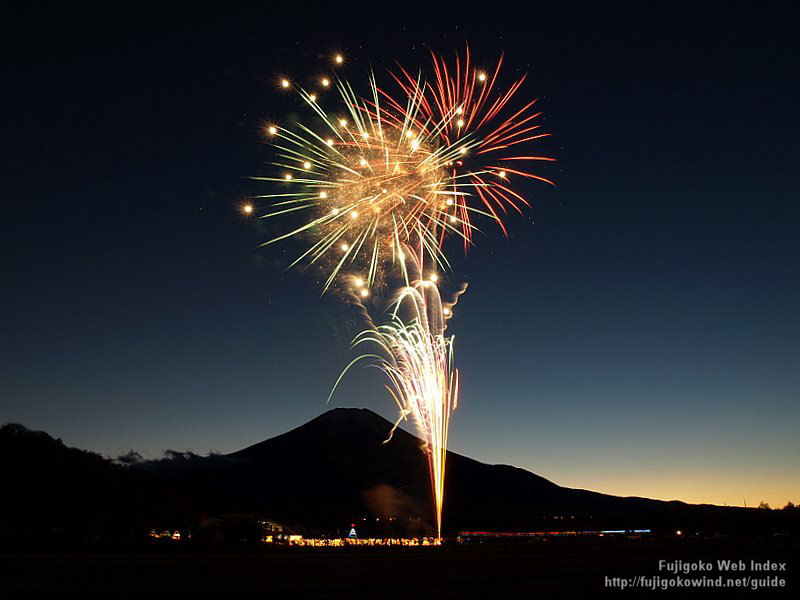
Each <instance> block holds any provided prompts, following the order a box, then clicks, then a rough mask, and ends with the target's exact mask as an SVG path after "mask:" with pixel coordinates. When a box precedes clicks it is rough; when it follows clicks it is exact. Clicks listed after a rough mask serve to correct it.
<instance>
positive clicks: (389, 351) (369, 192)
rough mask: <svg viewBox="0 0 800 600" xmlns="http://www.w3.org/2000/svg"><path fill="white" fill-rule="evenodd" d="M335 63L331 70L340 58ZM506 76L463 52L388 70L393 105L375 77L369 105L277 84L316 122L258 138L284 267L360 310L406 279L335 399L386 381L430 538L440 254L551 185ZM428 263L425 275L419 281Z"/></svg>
mask: <svg viewBox="0 0 800 600" xmlns="http://www.w3.org/2000/svg"><path fill="white" fill-rule="evenodd" d="M334 62H335V64H336V65H341V64H343V63H344V57H342V56H341V55H337V56H336V57H335V59H334ZM502 64H503V59H502V57H501V58H500V60H499V61H498V62H497V64H496V65H495V66H494V67H493V68H492V69H490V70H486V71H484V70H482V69H480V68H478V67H476V66H475V65H474V64H473V62H472V59H471V56H470V53H469V50H467V52H466V53H465V55H464V57H463V59H462V58H461V57H459V56H456V58H455V61H454V62H453V63H451V64H448V63H447V61H446V60H445V59H444V58H442V57H439V56H437V55H435V54H432V77H431V79H430V80H426V79H425V78H424V77H423V76H422V74H421V73H420V74H419V75H417V76H416V77H415V76H412V75H411V74H410V73H409V72H408V71H407V70H406V69H404V68H403V67H398V69H397V70H396V71H395V72H392V71H390V72H389V75H388V81H389V82H390V84H392V85H394V86H395V88H397V89H396V91H395V92H390V91H389V89H388V88H387V87H385V86H383V85H379V84H378V82H377V80H376V77H375V75H374V74H371V76H370V78H369V85H368V93H367V94H366V95H365V96H359V95H357V94H356V93H355V91H354V90H353V87H352V86H351V84H350V83H349V82H348V81H347V80H346V79H343V78H341V77H338V76H335V75H331V76H330V77H324V78H322V79H321V80H320V81H319V87H318V88H317V89H306V88H305V87H302V86H299V85H296V84H294V83H292V82H291V81H290V80H289V79H282V80H281V81H280V88H281V89H284V90H293V91H295V92H296V93H297V94H298V95H299V97H300V98H301V99H302V100H303V101H304V102H305V103H306V104H307V105H308V107H309V108H310V111H311V113H312V114H313V115H314V117H315V119H314V122H313V123H308V122H293V123H287V124H277V123H275V124H268V125H267V126H266V127H265V130H266V132H267V134H268V136H269V138H270V140H271V141H272V143H273V145H274V148H275V150H276V152H275V154H276V160H275V161H274V162H273V163H272V164H273V166H275V167H277V168H278V169H280V172H278V173H276V174H275V175H273V176H268V177H257V178H255V179H258V180H262V181H267V182H271V183H273V184H279V185H281V186H283V189H281V190H280V191H278V192H276V193H270V194H265V195H263V196H259V197H258V198H260V199H261V200H267V201H269V203H268V207H267V209H266V211H263V212H262V214H261V215H260V216H261V218H265V219H271V218H275V217H288V216H290V215H294V216H295V217H297V218H302V220H301V221H300V223H299V224H297V225H296V226H295V227H293V228H292V227H289V228H287V229H288V230H287V231H286V233H283V234H282V235H279V236H277V237H275V238H273V239H271V240H269V241H268V242H266V243H265V245H266V244H272V243H275V242H278V241H281V240H286V239H288V238H295V237H299V238H301V239H303V240H304V241H306V242H307V247H306V248H305V249H304V250H303V251H302V252H301V254H300V255H299V256H298V257H297V258H296V260H295V261H294V262H293V263H292V265H295V264H299V263H306V264H308V265H319V266H320V267H321V268H322V269H323V271H324V272H325V274H326V277H325V282H324V285H323V292H324V291H325V290H328V289H329V288H330V287H331V286H332V285H333V284H334V283H336V282H337V281H338V282H339V283H340V284H341V285H340V286H339V287H340V288H341V289H344V290H346V291H348V292H349V293H351V294H353V295H354V297H355V298H356V300H357V301H359V302H362V303H363V302H364V301H365V300H366V299H367V298H368V297H369V296H370V290H371V289H374V288H375V287H376V283H377V282H378V281H379V280H380V282H381V283H382V284H386V285H384V286H382V288H384V289H385V288H388V290H389V291H392V289H391V286H390V285H388V283H387V282H388V281H390V280H391V279H392V278H396V277H397V276H402V279H403V285H402V286H401V288H400V290H399V291H398V292H396V297H395V298H394V300H393V302H392V303H391V306H392V308H391V310H390V318H389V321H388V323H386V324H382V325H378V326H372V327H370V329H368V330H366V331H364V332H363V333H361V334H360V335H359V336H358V337H357V338H356V340H355V342H354V343H355V345H356V346H361V345H362V344H367V343H371V344H375V345H376V346H377V347H378V349H379V353H378V354H364V355H362V356H359V357H358V358H356V359H355V360H354V361H353V362H351V363H350V365H348V367H347V368H346V369H345V370H344V372H343V373H342V375H341V376H340V378H339V380H338V381H337V382H336V385H338V383H339V381H341V379H342V377H343V376H344V374H345V373H346V372H347V371H348V369H349V368H350V367H351V366H352V365H354V364H356V363H357V362H359V361H361V360H362V359H365V358H370V359H373V360H374V363H375V365H376V366H377V367H379V368H380V369H381V370H382V371H383V372H384V373H385V374H386V375H387V377H388V380H389V384H388V385H387V388H388V389H389V392H390V394H391V395H392V397H393V398H394V400H395V402H396V403H397V405H398V407H399V409H400V414H401V419H402V418H410V419H411V420H412V421H413V423H414V425H415V427H416V429H417V431H418V433H419V435H420V437H421V438H422V439H423V440H424V442H425V450H426V453H427V457H428V465H429V469H430V476H431V488H432V490H433V497H434V508H435V512H436V526H437V531H438V533H439V535H441V525H442V504H443V499H444V480H445V462H446V456H447V437H448V430H449V423H450V415H451V413H452V411H453V410H454V409H455V408H456V405H457V402H458V388H459V377H458V371H457V370H456V369H454V367H453V337H452V336H450V337H448V336H446V335H445V328H446V324H447V320H448V318H449V317H450V316H451V314H452V305H453V304H454V303H451V304H445V303H443V302H442V299H441V296H440V294H439V289H438V287H437V275H436V270H437V269H446V268H447V267H448V261H447V258H446V256H445V253H444V252H443V245H444V241H445V238H446V237H447V235H448V234H452V235H454V236H457V237H460V238H461V239H462V240H463V244H464V248H465V249H466V248H467V247H468V246H469V245H470V244H471V243H472V240H473V234H474V232H475V231H476V226H475V224H474V222H475V219H474V218H475V217H476V216H479V215H483V216H485V217H488V218H489V219H492V220H493V221H495V222H496V223H497V225H498V226H499V227H500V229H501V230H502V232H503V233H504V234H506V226H505V224H504V221H503V219H504V217H505V215H506V214H507V213H508V211H509V210H515V211H518V212H522V207H523V206H527V205H528V202H527V200H526V199H525V198H524V197H523V196H522V195H521V194H520V193H519V192H517V191H515V190H514V188H513V185H512V181H513V180H514V179H516V178H529V179H534V180H539V181H543V182H546V183H552V182H550V181H549V180H548V179H546V178H544V177H542V176H540V175H537V174H535V173H532V172H530V171H529V170H528V167H527V165H530V164H532V163H536V162H538V161H551V160H553V159H551V158H549V157H545V156H538V155H533V154H529V153H520V152H519V151H518V150H517V147H520V146H521V145H522V144H530V143H533V142H535V141H536V140H539V139H541V138H544V137H546V136H547V135H548V134H547V133H543V132H541V131H540V127H541V125H540V123H539V122H538V120H539V117H540V116H541V113H539V112H536V111H535V110H534V106H535V103H536V100H533V101H530V102H525V103H522V104H521V105H516V107H515V108H513V109H512V105H515V104H516V101H515V98H516V95H517V93H518V91H519V90H520V88H521V86H522V84H523V82H524V80H525V77H524V76H523V77H521V78H520V79H518V80H516V81H515V82H514V83H512V84H511V86H510V87H507V88H503V87H501V85H500V70H501V66H502ZM331 88H334V89H335V90H336V92H337V96H338V100H339V102H338V104H337V106H338V108H337V109H335V110H331V109H330V108H328V107H327V106H328V105H327V104H325V105H323V102H322V95H323V93H325V92H327V91H329V90H330V89H331ZM251 210H252V209H251ZM249 212H250V211H248V213H249ZM425 257H429V260H428V262H430V263H431V265H430V267H429V269H430V270H431V271H432V272H431V273H430V274H429V275H428V276H427V277H425V276H424V271H423V261H424V259H425ZM462 291H463V290H462ZM336 385H334V390H335V389H336ZM332 393H333V392H331V394H332ZM398 423H399V421H398Z"/></svg>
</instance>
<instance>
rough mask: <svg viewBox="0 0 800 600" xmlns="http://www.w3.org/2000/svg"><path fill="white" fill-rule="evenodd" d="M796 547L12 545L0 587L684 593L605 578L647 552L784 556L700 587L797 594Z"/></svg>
mask: <svg viewBox="0 0 800 600" xmlns="http://www.w3.org/2000/svg"><path fill="white" fill-rule="evenodd" d="M799 552H800V545H799V544H798V543H797V542H790V541H777V542H776V541H774V540H757V541H731V540H710V541H701V540H675V541H652V540H641V541H610V540H608V541H599V540H597V541H564V540H559V541H556V542H540V543H534V544H528V545H519V546H500V545H488V544H484V545H472V546H464V547H456V546H453V547H442V548H396V549H367V548H346V549H310V548H276V549H263V550H252V551H238V552H237V551H226V552H215V553H209V552H199V551H192V550H190V549H179V548H166V547H165V548H159V549H154V550H153V551H141V552H124V553H123V552H114V551H108V552H103V553H99V552H71V553H66V552H65V553H57V554H55V553H22V554H5V555H2V556H0V565H1V566H0V590H1V591H4V592H5V593H6V594H7V596H6V597H8V596H10V595H14V593H17V594H18V593H20V592H31V591H42V592H51V593H52V592H62V591H73V592H79V593H81V595H83V596H85V595H88V594H89V593H100V594H102V595H103V596H107V597H118V596H120V595H123V594H126V595H127V594H130V595H141V594H143V593H147V595H148V596H161V595H167V594H169V595H173V594H175V593H178V594H182V593H187V592H191V593H204V594H208V593H209V592H210V593H212V594H213V595H215V596H218V597H224V596H227V595H228V594H230V593H232V592H248V595H249V593H253V592H255V593H256V594H257V596H258V597H262V598H263V597H274V598H290V597H291V598H298V597H302V598H404V599H410V598H537V597H549V598H560V597H574V596H575V595H581V596H593V597H594V596H608V597H639V596H642V595H647V596H651V595H653V594H655V595H656V597H657V596H658V595H663V594H667V595H669V596H673V593H675V592H678V595H679V596H680V597H684V596H685V595H687V592H686V591H678V590H675V591H674V592H673V593H670V592H668V591H667V592H665V591H657V592H652V591H649V590H647V591H646V592H642V591H641V590H640V591H637V590H632V589H627V590H620V589H609V588H608V587H606V577H635V576H638V575H646V576H651V575H658V574H659V572H658V561H659V559H667V560H683V561H696V560H703V561H713V562H716V560H717V559H733V560H735V561H739V560H743V561H745V562H746V563H748V564H749V561H750V560H751V559H755V560H760V561H764V560H772V561H779V562H786V563H787V569H788V570H787V571H786V572H783V573H781V574H780V575H781V576H782V577H783V578H785V579H786V580H787V586H788V587H786V588H784V589H783V590H772V591H770V590H764V591H755V592H754V591H752V590H740V591H732V590H731V591H728V592H726V593H724V594H719V593H713V594H710V593H709V592H708V591H705V592H703V593H701V594H700V596H702V597H708V596H713V597H731V598H736V597H742V598H756V597H761V596H762V595H764V594H765V593H766V594H768V595H770V596H778V595H781V596H787V597H791V596H794V597H797V596H796V594H797V589H798V585H797V581H796V580H795V574H796V573H797V558H798V553H799ZM661 574H662V575H669V574H668V573H663V571H662V573H661ZM746 574H750V573H749V571H748V572H747V573H746ZM732 575H735V573H733V574H732ZM695 596H696V595H695Z"/></svg>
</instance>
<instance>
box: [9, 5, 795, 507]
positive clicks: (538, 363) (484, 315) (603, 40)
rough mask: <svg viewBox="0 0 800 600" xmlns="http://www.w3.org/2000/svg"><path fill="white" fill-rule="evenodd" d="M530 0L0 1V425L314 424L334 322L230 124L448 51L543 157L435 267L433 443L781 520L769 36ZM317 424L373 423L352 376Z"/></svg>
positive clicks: (751, 12)
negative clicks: (520, 198) (515, 193)
mask: <svg viewBox="0 0 800 600" xmlns="http://www.w3.org/2000/svg"><path fill="white" fill-rule="evenodd" d="M201 4H202V3H201ZM534 4H535V6H533V7H529V8H527V9H522V10H512V9H511V8H508V9H503V8H501V7H497V8H495V9H491V10H490V9H488V8H486V9H485V10H481V11H475V12H472V11H471V10H470V9H468V8H467V6H468V5H466V4H463V3H462V4H461V5H460V6H459V8H452V9H451V8H438V9H431V8H430V7H423V6H422V5H420V6H419V7H416V8H415V7H414V5H411V4H408V5H406V4H393V5H391V6H392V9H391V10H392V12H391V14H389V13H388V12H386V13H382V11H384V10H385V11H388V10H389V9H388V8H384V5H381V4H372V5H370V6H371V9H370V11H369V12H363V13H361V12H359V11H358V10H355V9H352V10H351V8H350V6H349V5H347V6H346V5H344V4H341V3H333V4H330V5H329V6H328V7H326V8H318V7H315V6H314V5H313V4H309V5H307V6H303V5H302V4H301V3H288V5H286V6H283V7H282V8H280V10H276V9H275V8H274V4H273V3H268V2H264V3H261V4H258V5H254V6H252V7H250V8H235V7H231V6H228V5H227V3H225V5H223V3H220V6H219V7H218V8H216V9H206V8H203V9H200V8H197V7H195V6H193V5H191V4H187V5H185V7H184V9H182V10H173V9H166V10H167V12H165V9H163V8H162V7H161V6H159V5H157V4H152V5H149V6H144V7H142V5H141V4H137V8H136V10H135V11H134V10H133V9H131V8H123V7H121V6H118V7H108V8H97V7H95V6H92V7H91V9H88V8H87V9H86V10H81V9H76V8H72V7H70V6H68V4H67V3H54V4H39V3H32V4H31V5H29V6H28V7H27V8H12V9H9V8H5V9H3V11H4V12H5V14H4V15H3V16H2V18H0V21H2V22H3V24H4V28H5V29H6V31H5V32H4V33H3V39H4V42H3V45H4V47H5V52H4V54H5V60H3V61H2V66H0V69H2V82H3V87H4V89H5V91H4V93H3V94H2V100H1V101H2V102H3V104H4V105H5V106H4V108H3V116H4V118H3V125H2V127H3V132H2V137H3V140H4V146H5V148H6V152H5V153H4V154H5V157H4V158H3V160H2V162H1V163H0V168H1V169H2V193H3V200H2V203H1V204H0V206H1V207H2V208H1V209H0V210H1V211H2V212H0V215H1V218H0V222H1V223H2V235H0V245H1V246H2V255H1V256H0V311H1V312H0V315H1V317H0V318H2V326H1V334H0V395H1V396H2V398H0V400H1V401H2V404H1V405H0V422H8V421H12V422H19V423H23V424H25V425H26V426H28V427H30V428H35V429H43V430H46V431H48V432H49V433H51V434H52V435H54V436H57V437H61V438H62V439H63V440H64V441H65V442H66V443H67V444H69V445H74V446H78V447H82V448H87V449H92V450H95V451H97V452H100V453H102V454H104V455H111V456H114V455H117V454H119V453H122V452H125V451H127V450H129V449H136V450H139V451H140V452H142V453H143V454H144V455H145V456H157V455H159V454H160V452H161V451H163V450H164V449H167V448H174V449H181V450H183V449H192V450H194V451H197V452H208V451H209V450H217V451H222V452H229V451H233V450H237V449H240V448H242V447H245V446H247V445H249V444H252V443H255V442H258V441H260V440H263V439H265V438H268V437H271V436H274V435H276V434H279V433H282V432H284V431H286V430H288V429H290V428H292V427H295V426H297V425H300V424H302V423H303V422H305V421H307V420H309V419H311V418H313V417H315V416H317V415H319V414H320V413H322V412H323V411H325V410H326V409H327V408H328V407H327V406H326V405H325V399H326V397H327V395H328V392H329V391H330V389H331V385H332V384H333V382H334V381H335V379H336V377H337V376H338V374H339V372H340V370H341V369H342V368H343V367H344V365H345V364H346V363H347V362H348V361H349V359H350V358H351V357H352V355H351V354H350V352H349V349H348V346H349V341H350V336H351V335H352V333H354V331H355V330H356V329H355V325H356V324H355V323H354V322H353V318H352V315H351V313H350V312H348V310H347V309H346V307H344V306H342V305H341V303H339V302H338V301H337V300H336V299H335V298H331V297H328V298H322V299H321V298H320V294H319V290H320V288H319V286H318V285H317V282H316V279H315V277H314V276H313V275H310V274H308V273H303V272H301V271H297V270H291V271H286V270H285V266H286V264H287V262H288V260H289V259H290V258H293V257H294V254H293V252H294V251H295V249H294V248H293V247H292V246H291V244H288V245H276V246H271V247H269V248H266V249H258V248H257V246H258V244H259V243H261V242H263V241H265V240H266V239H268V238H269V237H271V236H272V235H274V234H275V233H277V232H278V230H277V229H275V226H274V225H271V224H270V225H267V224H264V223H263V222H256V221H254V220H252V219H251V220H248V219H246V218H244V216H243V215H242V214H241V213H240V211H239V207H240V205H241V203H242V202H243V201H245V199H247V198H248V197H249V196H252V195H255V194H258V193H265V192H267V191H268V189H267V188H266V185H264V184H258V183H255V182H253V181H251V180H248V179H247V177H248V176H251V175H272V174H273V173H274V170H273V168H272V167H269V166H268V165H266V162H267V161H269V160H270V159H271V155H270V151H269V148H268V147H267V146H266V145H265V144H264V143H263V138H262V135H261V131H260V128H261V127H262V126H263V124H264V123H265V122H267V121H271V120H274V119H281V118H284V119H285V118H286V117H287V115H289V114H290V113H296V114H298V115H300V114H303V109H302V106H301V103H300V101H299V100H298V99H297V98H296V97H292V96H291V95H289V94H285V93H281V91H280V90H279V89H277V86H276V79H277V78H278V77H280V76H282V75H288V76H291V77H293V78H296V79H305V78H311V77H315V76H317V75H319V74H320V73H324V72H326V70H327V69H329V67H330V62H329V59H330V56H331V55H332V54H333V53H334V52H337V51H341V52H342V53H343V54H344V55H345V57H346V58H347V62H346V64H345V66H344V67H343V69H344V73H345V74H346V75H347V77H348V78H349V79H350V80H351V81H353V82H361V81H365V80H366V75H367V73H368V70H369V68H370V66H372V67H373V68H375V69H376V71H377V72H378V73H379V74H380V73H381V72H382V71H383V69H384V68H385V67H389V66H392V65H393V64H394V61H395V60H398V61H401V62H402V63H403V64H405V65H409V66H410V67H412V68H413V69H416V68H418V67H419V66H422V67H427V65H428V55H427V53H428V47H431V48H433V49H435V50H437V51H439V52H443V53H451V54H452V53H453V52H455V51H456V50H463V48H464V47H465V45H466V43H467V42H469V45H470V48H471V50H472V51H473V53H474V55H475V57H476V58H477V59H478V60H479V61H481V62H483V63H484V64H486V65H487V66H488V65H490V64H492V63H493V61H494V60H495V59H496V58H497V56H498V55H499V53H500V52H501V51H505V53H506V60H507V62H506V69H507V71H508V75H509V76H511V75H513V74H515V73H516V72H517V71H519V72H520V73H521V72H528V73H529V79H528V81H527V83H526V86H525V88H524V89H525V94H526V95H529V96H532V97H534V96H538V97H540V105H539V106H540V109H541V110H543V111H545V116H546V118H545V120H544V124H545V128H546V129H547V130H548V131H550V132H552V133H553V134H554V136H553V137H552V138H550V139H549V140H547V141H545V142H542V143H540V144H539V145H538V146H537V147H536V150H537V153H540V154H546V153H549V154H551V155H554V156H557V157H558V159H559V162H558V163H555V166H551V167H548V168H545V169H542V170H541V172H542V173H543V174H544V175H546V176H548V177H551V178H553V179H555V180H556V182H557V186H556V187H555V188H550V187H549V186H546V185H543V184H525V183H523V184H521V185H520V189H521V190H523V191H524V193H525V194H526V195H527V196H528V197H529V198H530V199H531V202H532V204H533V208H532V210H531V211H530V212H529V213H528V217H522V216H515V217H510V218H509V220H508V224H509V232H510V236H509V238H503V237H502V236H501V235H500V232H499V231H498V230H497V228H496V227H495V226H494V225H493V224H492V223H491V222H489V221H483V222H481V223H480V227H481V228H482V230H483V231H484V232H485V235H480V236H478V237H477V245H476V247H475V248H474V249H472V250H471V251H470V253H469V255H468V256H467V257H466V259H463V258H459V259H457V260H456V261H455V267H454V271H453V273H451V274H449V275H448V276H447V282H446V284H447V285H449V286H451V287H452V288H455V287H457V286H458V284H460V283H461V282H462V281H468V282H469V286H470V287H469V290H468V292H467V294H466V295H464V296H463V297H462V299H461V301H460V302H459V305H458V307H457V308H456V314H455V317H454V318H453V320H452V321H451V322H450V331H451V332H452V333H454V334H455V336H456V362H457V366H458V367H459V368H460V369H461V373H462V383H463V389H462V395H461V400H460V408H459V410H458V411H457V412H456V414H455V415H454V417H453V421H452V429H451V448H452V449H453V450H456V451H458V452H461V453H464V454H467V455H469V456H471V457H473V458H476V459H479V460H482V461H487V462H492V463H498V462H503V463H510V464H513V465H516V466H519V467H524V468H527V469H530V470H532V471H534V472H536V473H538V474H540V475H543V476H545V477H548V478H550V479H552V480H553V481H555V482H556V483H559V484H562V485H568V486H574V487H584V488H588V489H593V490H597V491H603V492H609V493H614V494H622V495H641V496H649V497H655V498H665V499H673V498H677V499H681V500H686V501H691V502H714V503H719V504H722V503H728V504H738V505H741V504H742V503H743V502H744V501H746V502H747V503H748V505H753V504H757V503H758V502H759V501H761V500H766V501H768V502H770V503H771V504H773V505H779V506H782V505H783V504H785V503H786V501H787V500H790V499H791V500H793V501H795V502H797V501H800V470H798V468H797V466H798V463H797V461H798V456H799V453H798V450H800V437H798V435H797V431H798V430H799V429H800V403H798V391H800V360H799V359H800V341H799V340H800V317H799V316H798V306H800V263H799V262H798V250H799V249H800V243H798V231H800V206H799V205H798V190H800V186H799V185H798V183H800V182H799V181H798V179H799V178H800V176H799V175H798V173H800V169H798V167H797V156H798V152H797V141H798V139H800V130H799V129H800V128H798V119H797V106H798V103H797V89H796V85H797V71H796V68H793V67H794V66H795V65H796V59H797V56H798V53H800V48H798V44H797V41H796V31H797V24H796V21H795V20H794V19H793V15H790V14H789V13H788V11H782V10H781V9H779V8H778V6H780V5H779V4H776V5H769V4H766V3H755V4H752V5H750V7H749V8H744V9H734V8H732V7H730V6H725V8H724V10H716V9H715V8H712V7H711V5H708V6H706V7H702V6H697V4H701V3H693V4H691V5H686V6H684V7H680V6H679V5H677V4H675V3H664V4H661V5H660V7H658V6H655V5H652V6H651V3H644V4H646V5H647V7H646V8H645V7H643V6H636V5H634V4H632V5H631V6H630V7H628V8H627V9H625V8H622V7H618V8H616V9H613V10H610V9H606V8H603V7H591V8H589V7H587V6H588V5H587V6H585V7H583V8H579V7H575V6H573V7H565V6H564V5H563V4H562V3H559V4H558V5H557V6H558V8H555V7H549V6H548V5H545V4H541V3H534ZM654 4H655V3H654ZM386 6H387V7H388V6H389V5H386ZM487 6H488V5H487ZM554 6H555V5H554ZM376 11H377V12H376ZM279 225H280V224H279ZM450 252H451V254H454V255H457V254H458V244H457V243H456V244H454V245H453V247H452V248H451V250H450ZM331 406H353V407H367V408H370V409H372V410H374V411H376V412H378V413H380V414H382V415H384V416H386V417H387V418H390V419H392V420H393V419H394V417H395V414H396V413H395V408H394V405H393V403H392V401H391V399H390V398H389V397H388V395H387V394H386V392H385V391H384V390H383V388H382V380H381V378H380V377H379V376H378V375H377V374H376V373H374V372H371V371H359V372H356V373H354V374H353V375H352V376H348V377H347V378H346V379H345V382H344V384H343V385H342V387H341V388H340V390H339V391H338V392H337V394H336V395H335V396H334V399H333V401H332V405H331Z"/></svg>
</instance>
